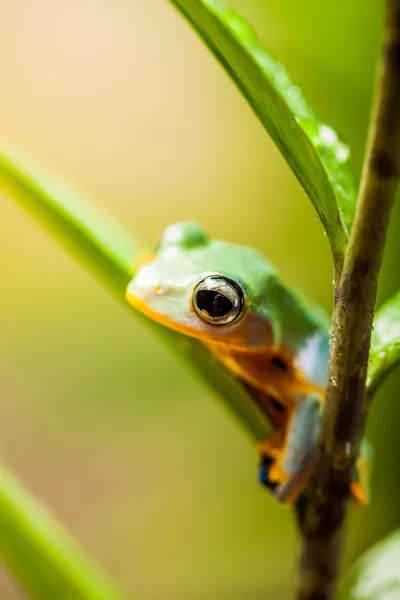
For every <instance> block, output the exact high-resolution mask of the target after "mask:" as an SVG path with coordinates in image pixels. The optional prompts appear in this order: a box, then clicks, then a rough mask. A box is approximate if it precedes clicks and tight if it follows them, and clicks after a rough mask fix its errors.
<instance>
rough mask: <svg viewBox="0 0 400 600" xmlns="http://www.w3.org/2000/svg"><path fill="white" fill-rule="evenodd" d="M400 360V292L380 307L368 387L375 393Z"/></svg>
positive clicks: (374, 335) (372, 347) (372, 343)
mask: <svg viewBox="0 0 400 600" xmlns="http://www.w3.org/2000/svg"><path fill="white" fill-rule="evenodd" d="M399 362H400V292H399V293H398V294H396V295H395V296H393V298H390V300H388V301H387V302H385V304H384V305H383V306H382V307H381V308H380V309H379V311H378V312H377V314H376V316H375V320H374V330H373V332H372V340H371V354H370V366H369V369H368V387H369V389H370V391H371V392H372V393H373V392H374V391H375V390H376V389H377V387H378V385H379V384H380V383H381V382H382V380H383V379H384V377H386V376H387V375H388V374H389V373H390V372H391V371H392V370H393V369H394V368H395V367H396V365H398V364H399Z"/></svg>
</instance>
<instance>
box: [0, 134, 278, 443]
mask: <svg viewBox="0 0 400 600" xmlns="http://www.w3.org/2000/svg"><path fill="white" fill-rule="evenodd" d="M0 186H1V187H3V189H6V190H7V191H8V192H9V193H10V194H11V195H12V196H13V197H14V198H15V200H16V201H17V202H18V203H19V204H20V205H21V206H22V207H23V208H24V209H25V210H27V211H28V212H30V213H31V214H32V216H33V217H34V218H35V219H37V220H38V221H40V222H41V223H42V224H43V225H44V226H45V227H46V229H47V230H48V231H49V232H50V233H51V234H52V235H53V237H54V238H55V239H56V240H57V241H58V242H59V243H60V244H61V245H62V246H63V247H65V248H66V249H67V251H68V252H69V253H70V254H71V255H72V256H74V257H75V258H76V259H77V260H78V261H79V262H80V263H82V264H83V265H84V266H86V268H87V269H88V270H89V271H90V272H92V273H93V274H94V275H95V276H96V277H97V278H98V279H100V280H101V281H102V282H103V283H104V284H105V285H106V286H107V287H108V288H109V289H110V290H111V291H112V292H113V293H114V294H115V295H116V296H117V298H118V299H119V300H121V301H122V302H123V303H124V305H125V306H126V307H127V308H129V309H130V310H131V311H132V314H133V315H135V316H136V317H137V318H139V319H141V322H142V323H143V324H144V325H146V326H147V327H150V328H151V329H152V330H153V331H154V332H156V333H157V334H158V335H159V336H160V337H161V339H162V340H163V341H164V342H165V343H166V344H167V346H168V348H169V349H170V350H171V351H172V352H173V353H174V354H175V355H176V356H177V358H179V359H181V360H182V361H183V362H184V364H185V366H186V368H188V369H189V370H191V371H192V372H194V373H195V374H196V375H197V376H199V377H200V380H201V381H203V382H204V383H206V384H207V385H208V386H209V387H210V388H211V389H212V390H213V391H214V393H216V394H217V395H218V396H219V398H221V399H222V400H223V402H224V404H225V406H226V407H227V408H228V409H229V411H230V412H231V414H233V416H234V417H235V418H236V419H237V420H239V422H240V423H241V424H242V425H243V426H244V428H245V429H246V430H247V431H248V433H249V434H250V435H251V436H252V437H253V438H255V439H256V440H257V441H260V440H263V439H265V438H266V437H268V435H269V434H270V432H271V427H270V425H269V423H268V421H267V420H266V418H265V417H264V415H263V414H262V412H261V410H260V409H259V408H258V407H257V406H255V404H254V403H253V402H252V401H251V400H250V398H249V397H248V396H247V394H246V393H245V391H244V390H243V388H242V387H241V386H240V385H239V383H238V382H237V381H236V380H235V379H234V378H233V376H231V375H230V374H229V373H228V372H227V371H226V370H225V369H223V368H222V367H221V366H220V365H218V363H217V362H216V361H215V360H214V359H213V358H212V357H211V356H210V353H209V352H208V351H207V350H206V349H205V347H204V346H203V345H202V344H201V343H200V342H197V341H196V340H194V339H190V338H187V337H185V336H182V335H180V334H178V333H176V332H174V331H172V330H170V329H167V328H166V327H162V326H161V325H158V324H156V323H154V322H153V321H151V320H150V319H148V318H146V317H144V316H143V315H142V314H141V313H138V312H137V311H134V309H133V308H132V307H131V306H130V305H129V304H128V302H126V301H125V289H126V287H127V284H128V282H129V281H130V279H131V277H132V275H133V273H134V265H135V264H136V263H137V261H138V258H139V257H140V256H141V254H142V253H143V250H141V244H140V243H139V242H138V241H137V240H135V238H134V237H132V236H131V235H130V234H128V233H127V231H126V230H125V229H124V228H123V227H122V226H121V225H119V224H118V223H116V222H115V221H114V220H113V219H112V218H110V217H109V216H107V215H105V214H104V213H102V212H101V211H100V210H98V209H97V207H95V206H94V205H92V204H90V203H89V202H88V201H87V200H84V199H83V198H79V197H77V196H76V195H75V194H73V193H72V192H71V191H70V190H68V189H66V188H65V186H62V185H61V184H60V183H59V182H58V181H56V180H55V179H54V178H50V177H49V176H48V175H46V174H44V173H43V172H41V171H40V170H38V169H37V168H33V166H32V165H28V163H27V161H26V160H25V159H23V158H21V157H20V156H19V155H18V154H16V153H15V152H13V151H11V149H10V148H9V147H7V146H6V145H4V144H3V145H1V144H0Z"/></svg>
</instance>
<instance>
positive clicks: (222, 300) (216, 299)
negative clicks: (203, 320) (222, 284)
mask: <svg viewBox="0 0 400 600" xmlns="http://www.w3.org/2000/svg"><path fill="white" fill-rule="evenodd" d="M196 301H197V306H198V308H199V310H201V311H204V312H206V313H207V314H209V315H210V317H225V316H226V315H227V314H229V313H230V312H231V310H232V308H233V304H232V302H231V301H230V300H229V298H227V297H226V296H224V295H223V294H220V293H219V292H213V291H212V290H199V291H198V292H197V298H196Z"/></svg>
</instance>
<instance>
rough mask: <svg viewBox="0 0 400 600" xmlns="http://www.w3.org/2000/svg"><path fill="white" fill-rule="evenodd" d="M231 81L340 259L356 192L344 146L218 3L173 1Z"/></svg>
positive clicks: (243, 24) (250, 32)
mask: <svg viewBox="0 0 400 600" xmlns="http://www.w3.org/2000/svg"><path fill="white" fill-rule="evenodd" d="M172 3H173V4H174V5H175V6H176V7H177V8H178V10H179V11H180V12H182V14H183V15H184V16H185V17H186V18H187V19H188V21H189V22H190V23H191V25H192V26H193V27H194V29H195V30H196V31H197V32H198V33H199V35H200V36H201V37H202V38H203V40H204V41H205V43H206V44H207V45H208V47H209V48H210V50H211V51H212V52H213V54H214V55H215V57H216V58H217V59H218V60H219V62H220V63H221V64H222V66H223V67H224V68H225V69H226V71H227V72H228V73H229V75H230V76H231V77H232V79H233V80H234V81H235V83H236V84H237V86H238V87H239V89H240V90H241V91H242V93H243V95H244V96H245V98H246V99H247V100H248V101H249V103H250V105H251V106H252V108H253V110H254V112H255V113H256V115H257V116H258V117H259V119H260V121H261V123H262V124H263V125H264V127H265V128H266V130H267V131H268V133H269V134H270V135H271V137H272V139H273V140H274V142H275V143H276V145H277V146H278V148H279V150H280V151H281V153H282V155H283V156H284V157H285V159H286V161H287V162H288V164H289V165H290V167H291V168H292V170H293V172H294V173H295V175H296V176H297V178H298V179H299V181H300V183H301V185H302V186H303V188H304V189H305V191H306V192H307V194H308V195H309V197H310V199H311V201H312V203H313V204H314V207H315V209H316V211H317V213H318V215H319V217H320V219H321V221H322V223H323V225H324V227H325V231H326V234H327V236H328V238H329V241H330V243H331V247H332V251H333V254H334V256H337V259H338V260H339V261H340V260H341V256H342V254H343V252H344V249H345V246H346V243H347V236H348V231H347V228H349V229H350V227H351V223H352V220H353V216H354V209H355V200H356V192H355V186H354V181H353V175H352V173H351V170H350V168H349V164H348V158H349V156H350V150H349V148H348V147H347V146H346V145H345V144H343V143H342V142H341V141H340V140H339V138H338V136H337V134H336V132H335V131H334V130H333V129H331V128H330V127H327V126H326V125H324V124H323V123H321V122H320V121H319V120H318V119H317V118H316V116H315V114H314V111H313V110H312V109H311V108H310V106H309V104H308V103H307V102H306V100H305V98H304V96H303V94H302V92H301V91H300V89H299V88H298V87H297V86H295V85H294V83H293V82H292V81H291V79H290V78H289V75H288V73H287V71H286V69H285V68H284V66H283V65H282V64H281V63H280V62H278V61H277V60H276V59H275V58H273V57H272V55H271V53H270V52H268V51H267V50H266V48H265V46H263V45H262V44H261V42H260V39H259V38H258V36H257V34H256V33H255V30H254V29H253V27H252V26H251V25H250V24H249V23H248V22H247V21H246V20H245V19H243V18H242V17H241V16H240V15H239V14H238V13H237V12H235V11H234V10H232V8H230V7H229V6H228V5H227V4H226V3H224V2H220V1H219V0H172Z"/></svg>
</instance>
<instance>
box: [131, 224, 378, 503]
mask: <svg viewBox="0 0 400 600" xmlns="http://www.w3.org/2000/svg"><path fill="white" fill-rule="evenodd" d="M126 299H127V301H128V302H129V303H130V304H131V305H132V306H133V307H134V308H135V309H137V310H138V311H140V312H141V313H143V314H144V315H146V316H147V317H148V318H150V319H152V320H154V321H156V322H157V323H159V324H161V325H163V326H165V327H168V328H170V329H173V330H175V331H177V332H179V333H180V334H182V335H185V336H189V337H192V338H196V339H197V340H198V341H199V342H200V343H201V344H204V345H205V347H206V349H207V350H208V351H209V352H210V353H211V354H212V355H213V357H214V358H215V360H217V361H218V362H219V363H221V364H222V366H223V368H224V369H227V370H228V371H229V373H231V374H232V375H233V376H234V377H235V378H236V379H237V380H238V381H239V382H240V383H242V384H243V386H244V389H245V390H246V394H248V395H249V396H250V399H251V401H253V402H255V403H256V404H257V406H258V408H259V409H260V410H261V411H262V412H263V414H264V415H265V416H266V418H267V419H268V421H269V422H270V424H271V426H272V434H271V435H270V436H269V437H268V438H267V439H265V440H263V441H262V442H261V443H259V444H258V448H257V450H258V457H259V458H258V480H259V482H260V483H261V484H262V485H263V486H265V487H266V488H268V489H269V490H270V491H271V493H272V494H273V495H274V496H275V498H276V499H277V500H278V501H279V502H282V503H284V504H294V503H296V502H297V501H298V499H299V497H300V496H301V494H302V493H303V492H304V490H305V489H307V486H309V484H310V481H311V480H312V477H311V476H312V473H313V470H314V467H315V463H316V457H317V450H318V441H319V437H320V431H321V420H322V414H323V408H324V403H325V396H326V387H327V382H328V365H329V349H330V334H329V331H330V319H329V317H328V316H327V313H326V312H325V311H324V310H323V309H322V308H320V307H319V306H318V305H317V304H315V303H314V302H312V301H310V300H309V299H306V298H305V297H304V296H303V295H302V294H301V293H300V292H298V291H297V290H294V289H292V287H290V286H289V285H288V284H287V283H286V282H285V281H284V280H283V279H282V278H281V276H280V275H279V274H278V272H277V270H276V269H275V268H274V266H273V265H272V264H271V263H270V262H269V261H268V260H267V259H266V258H265V257H264V256H263V255H262V254H261V253H260V252H258V251H257V250H255V249H253V248H250V247H247V246H243V245H239V244H236V243H231V242H225V241H221V240H216V239H214V238H212V237H210V236H209V235H208V234H207V233H206V232H205V231H204V230H203V228H201V227H200V226H199V225H197V224H196V223H193V222H189V221H187V222H180V223H174V224H172V225H169V226H168V227H167V228H166V229H165V230H164V232H163V233H162V235H161V236H160V239H159V241H158V244H157V246H156V249H155V252H154V254H152V255H151V256H150V257H147V259H146V260H144V261H143V262H142V263H141V265H140V266H139V268H138V270H137V271H136V274H135V276H134V277H133V278H132V280H131V281H130V283H129V285H128V287H127V289H126ZM365 448H366V451H365V452H361V453H360V457H359V459H358V461H357V463H356V467H355V469H354V477H353V478H352V481H351V484H350V490H349V494H350V496H351V497H352V498H353V500H354V501H355V502H356V503H357V504H359V505H364V504H366V503H367V500H368V495H369V494H368V472H369V461H368V457H367V456H366V455H367V454H368V452H369V445H368V446H365Z"/></svg>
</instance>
